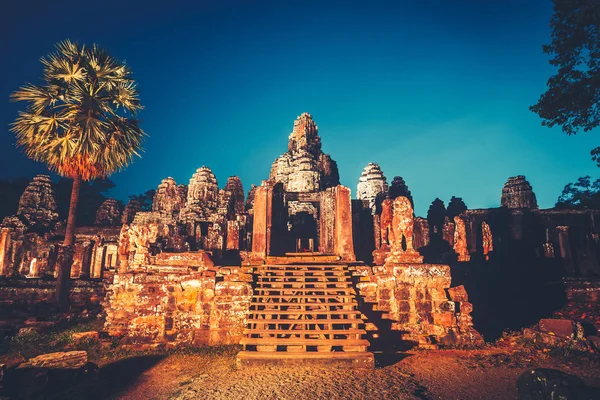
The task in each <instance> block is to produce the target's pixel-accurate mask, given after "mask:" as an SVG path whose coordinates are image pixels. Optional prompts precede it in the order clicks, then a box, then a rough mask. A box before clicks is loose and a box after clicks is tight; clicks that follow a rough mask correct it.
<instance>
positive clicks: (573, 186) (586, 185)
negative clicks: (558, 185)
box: [556, 176, 600, 209]
mask: <svg viewBox="0 0 600 400" xmlns="http://www.w3.org/2000/svg"><path fill="white" fill-rule="evenodd" d="M556 207H557V208H580V209H585V208H600V179H597V180H595V181H593V182H592V180H591V178H590V177H589V176H584V177H581V178H579V179H577V182H575V183H569V184H568V185H566V186H565V188H564V189H563V191H562V194H561V195H560V196H559V197H558V200H557V201H556Z"/></svg>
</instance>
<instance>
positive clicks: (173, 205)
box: [152, 177, 185, 217]
mask: <svg viewBox="0 0 600 400" xmlns="http://www.w3.org/2000/svg"><path fill="white" fill-rule="evenodd" d="M184 191H185V190H184V189H183V188H182V187H180V186H177V182H175V179H173V178H171V177H168V178H165V179H163V180H162V182H161V183H160V185H158V188H157V189H156V193H155V194H154V199H153V201H152V211H154V212H158V213H160V214H162V215H165V216H169V217H173V216H176V215H177V214H178V213H179V211H180V210H181V209H182V208H183V206H184V204H185V196H184V194H185V193H184Z"/></svg>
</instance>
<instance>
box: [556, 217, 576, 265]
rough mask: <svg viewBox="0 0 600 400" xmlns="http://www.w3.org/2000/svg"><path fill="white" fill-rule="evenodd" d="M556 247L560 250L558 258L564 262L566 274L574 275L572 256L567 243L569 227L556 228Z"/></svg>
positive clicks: (569, 245)
mask: <svg viewBox="0 0 600 400" xmlns="http://www.w3.org/2000/svg"><path fill="white" fill-rule="evenodd" d="M556 230H557V231H558V247H559V248H560V258H562V259H563V260H565V270H566V271H567V273H568V274H570V275H574V274H575V265H574V264H573V255H572V254H571V244H570V243H569V227H568V226H557V227H556Z"/></svg>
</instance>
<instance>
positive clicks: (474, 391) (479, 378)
mask: <svg viewBox="0 0 600 400" xmlns="http://www.w3.org/2000/svg"><path fill="white" fill-rule="evenodd" d="M400 358H401V359H399V360H396V361H395V362H389V361H387V362H383V364H384V365H382V363H381V362H380V363H379V366H378V367H377V368H376V369H374V370H342V369H339V368H316V367H286V368H281V367H268V366H264V367H254V368H249V369H243V370H239V369H237V368H236V367H235V357H234V353H231V352H230V353H229V354H222V355H173V356H170V357H167V358H164V359H162V360H160V361H159V362H158V363H156V364H154V365H153V366H151V367H150V368H148V369H146V370H145V371H144V372H142V373H141V374H140V375H139V376H138V377H137V378H136V379H134V380H133V381H132V382H131V384H130V385H129V386H127V387H126V388H125V389H124V390H122V391H120V393H117V394H115V398H123V399H134V400H135V399H143V400H149V399H178V400H179V399H293V400H301V399H328V400H334V399H514V398H516V396H517V391H516V386H515V382H516V379H517V377H518V376H519V375H520V374H521V373H522V372H523V371H525V370H527V369H529V368H537V367H545V368H555V369H560V370H562V371H565V372H569V373H573V374H576V375H578V376H581V377H583V378H584V379H585V380H586V383H587V384H590V385H593V386H597V387H600V371H598V370H596V369H590V368H586V366H585V365H576V364H572V365H569V364H565V363H562V364H561V363H557V361H556V360H555V359H553V358H551V357H549V356H547V355H545V354H543V353H541V352H538V353H533V354H531V353H527V354H526V353H521V352H517V353H514V354H511V353H510V352H507V351H505V350H497V349H487V350H471V351H464V350H447V351H415V352H410V353H407V354H405V355H404V356H403V357H400ZM385 364H388V365H385Z"/></svg>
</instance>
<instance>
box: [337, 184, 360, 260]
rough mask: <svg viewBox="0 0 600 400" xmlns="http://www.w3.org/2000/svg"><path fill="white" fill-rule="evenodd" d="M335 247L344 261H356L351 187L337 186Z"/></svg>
mask: <svg viewBox="0 0 600 400" xmlns="http://www.w3.org/2000/svg"><path fill="white" fill-rule="evenodd" d="M334 242H335V249H336V253H337V255H339V256H340V257H341V258H342V260H344V261H356V256H355V255H354V243H353V242H352V201H351V200H350V188H347V187H345V186H342V185H338V186H336V187H335V238H334Z"/></svg>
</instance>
